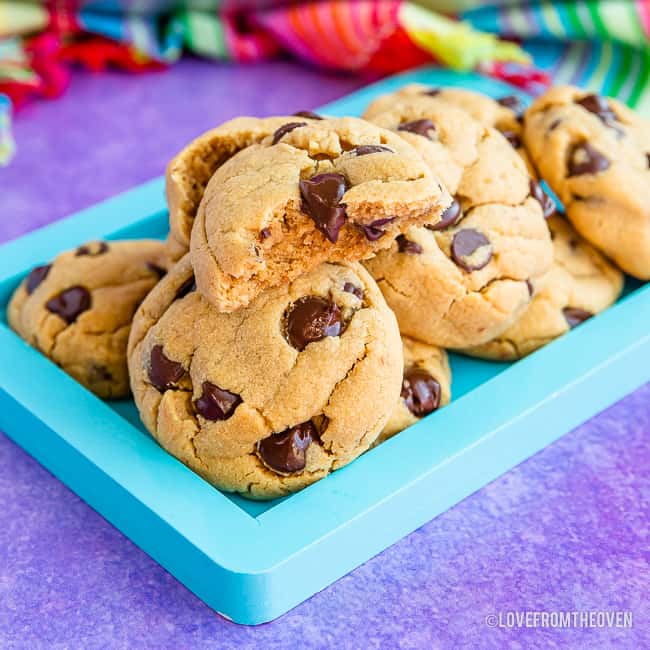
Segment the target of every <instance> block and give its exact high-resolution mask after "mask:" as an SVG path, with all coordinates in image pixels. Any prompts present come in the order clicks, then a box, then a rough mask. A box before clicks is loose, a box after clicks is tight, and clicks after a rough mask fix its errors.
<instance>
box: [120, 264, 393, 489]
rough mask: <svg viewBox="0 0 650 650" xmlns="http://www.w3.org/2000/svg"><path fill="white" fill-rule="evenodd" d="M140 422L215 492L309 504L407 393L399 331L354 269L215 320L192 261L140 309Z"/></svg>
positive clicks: (300, 283)
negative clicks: (298, 494)
mask: <svg viewBox="0 0 650 650" xmlns="http://www.w3.org/2000/svg"><path fill="white" fill-rule="evenodd" d="M129 367H130V371H131V384H132V389H133V393H134V396H135V401H136V404H137V406H138V409H139V411H140V414H141V417H142V420H143V422H144V424H145V425H146V427H147V428H148V429H149V431H151V433H152V434H153V435H154V437H155V438H156V439H157V440H158V442H159V443H160V444H161V445H162V446H163V447H164V448H165V449H167V450H168V451H169V452H170V453H172V454H173V455H174V456H176V457H177V458H178V459H180V460H181V461H182V462H183V463H185V464H186V465H188V466H189V467H191V468H192V469H193V470H195V471H196V472H198V473H199V474H201V475H202V476H203V477H205V478H206V479H207V480H208V481H210V482H211V483H212V484H214V485H215V486H216V487H218V488H220V489H222V490H226V491H233V492H240V493H241V494H243V495H245V496H248V497H251V498H257V499H267V498H273V497H277V496H281V495H284V494H288V493H290V492H294V491H296V490H299V489H301V488H303V487H305V486H306V485H309V484H310V483H313V482H314V481H316V480H318V479H320V478H322V477H324V476H326V475H327V474H328V473H330V472H331V471H333V470H335V469H338V468H339V467H342V466H343V465H345V464H346V463H348V462H350V461H351V460H352V459H354V458H355V457H356V456H358V455H359V454H361V453H362V452H363V451H365V450H366V449H367V448H368V447H369V446H370V445H371V444H372V443H373V442H374V440H375V439H376V438H377V436H378V435H379V433H380V431H381V430H382V428H383V427H384V425H385V424H386V421H387V420H388V417H389V416H390V412H391V410H392V406H393V405H394V404H395V402H396V401H397V396H398V395H399V391H400V382H401V379H402V351H401V342H400V339H399V332H398V329H397V323H396V322H395V317H394V315H393V314H392V313H391V311H390V310H389V309H388V307H387V305H386V303H385V301H384V299H383V297H382V295H381V293H380V291H379V289H378V288H377V285H376V284H375V283H374V281H373V280H372V278H371V277H370V276H369V275H368V273H367V272H366V271H365V270H364V269H363V267H361V266H360V265H358V264H354V263H353V264H327V263H326V264H322V265H321V266H319V267H318V268H317V269H315V270H313V271H312V272H310V273H308V274H305V275H302V276H301V277H300V278H298V279H296V280H294V281H293V282H291V283H288V284H286V285H284V286H282V287H278V288H275V289H272V290H269V291H267V292H265V293H264V294H262V295H261V296H259V297H258V298H257V299H256V300H255V301H253V302H252V303H251V304H250V305H249V306H248V307H246V308H242V309H239V310H237V311H236V312H232V313H223V312H219V311H217V310H216V309H215V308H214V306H212V305H211V304H210V303H209V302H208V301H207V300H206V299H205V298H204V297H203V296H202V295H201V293H200V292H198V291H196V285H195V284H194V277H193V271H192V266H191V263H190V259H189V256H186V257H184V258H183V259H182V260H181V261H180V262H179V263H178V264H177V265H176V266H175V267H174V268H173V269H172V270H171V271H170V273H169V274H168V275H167V277H166V278H165V279H163V281H162V282H161V283H160V284H159V285H158V286H157V287H156V289H155V290H154V291H152V292H151V294H150V295H149V296H148V297H147V299H146V300H145V301H144V303H143V304H142V306H141V307H140V309H139V310H138V313H137V315H136V317H135V319H134V325H133V329H132V333H131V338H130V341H129Z"/></svg>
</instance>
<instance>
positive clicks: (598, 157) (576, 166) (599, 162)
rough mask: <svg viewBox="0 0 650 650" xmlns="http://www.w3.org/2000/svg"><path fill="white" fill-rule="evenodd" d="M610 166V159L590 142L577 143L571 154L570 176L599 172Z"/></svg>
mask: <svg viewBox="0 0 650 650" xmlns="http://www.w3.org/2000/svg"><path fill="white" fill-rule="evenodd" d="M608 168H609V160H608V159H607V158H606V157H605V156H603V154H602V153H600V151H598V149H596V148H594V147H592V146H591V145H590V144H589V143H588V142H583V143H582V144H579V145H576V146H575V147H574V148H573V149H572V150H571V153H570V154H569V176H581V175H582V174H598V173H599V172H602V171H605V170H606V169H608Z"/></svg>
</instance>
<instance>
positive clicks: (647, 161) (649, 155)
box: [645, 153, 650, 169]
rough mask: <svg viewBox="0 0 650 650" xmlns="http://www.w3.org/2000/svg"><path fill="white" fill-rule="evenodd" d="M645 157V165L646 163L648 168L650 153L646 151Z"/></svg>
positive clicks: (649, 166) (649, 165)
mask: <svg viewBox="0 0 650 650" xmlns="http://www.w3.org/2000/svg"><path fill="white" fill-rule="evenodd" d="M645 159H646V163H647V165H648V168H649V169H650V153H647V154H646V155H645Z"/></svg>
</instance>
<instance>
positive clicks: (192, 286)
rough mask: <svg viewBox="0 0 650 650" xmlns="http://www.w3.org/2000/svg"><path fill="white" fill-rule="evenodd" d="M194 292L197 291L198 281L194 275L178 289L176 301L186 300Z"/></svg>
mask: <svg viewBox="0 0 650 650" xmlns="http://www.w3.org/2000/svg"><path fill="white" fill-rule="evenodd" d="M192 291H196V279H195V278H194V276H193V275H191V276H190V277H189V278H187V280H185V282H183V284H181V286H180V287H178V291H177V292H176V300H179V299H180V298H185V296H186V295H187V294H188V293H191V292H192Z"/></svg>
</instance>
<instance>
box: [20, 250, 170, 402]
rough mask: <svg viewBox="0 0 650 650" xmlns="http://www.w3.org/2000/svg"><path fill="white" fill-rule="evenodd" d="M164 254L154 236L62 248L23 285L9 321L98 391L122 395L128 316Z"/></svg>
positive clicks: (124, 392) (126, 384) (101, 394)
mask: <svg viewBox="0 0 650 650" xmlns="http://www.w3.org/2000/svg"><path fill="white" fill-rule="evenodd" d="M164 255H165V248H164V244H163V243H162V242H158V241H152V240H141V241H128V242H90V243H88V244H84V245H83V246H80V247H79V248H77V249H75V250H73V251H69V252H67V253H63V254H61V255H59V256H58V257H57V258H56V259H55V260H54V261H53V262H52V263H51V264H48V265H45V266H41V267H38V268H35V269H33V270H32V271H31V273H30V274H29V275H28V276H27V278H26V279H25V280H24V281H23V282H22V283H21V285H20V286H19V287H18V289H17V290H16V292H15V294H14V296H13V298H12V300H11V302H10V304H9V309H8V319H9V324H10V325H11V327H12V329H14V330H15V331H16V332H17V333H18V334H19V335H20V336H21V337H22V338H23V339H25V340H26V341H27V342H28V343H29V344H30V345H32V346H33V347H35V348H36V349H37V350H40V351H41V352H42V353H43V354H45V355H46V356H47V357H49V358H50V359H52V361H54V362H55V363H56V364H58V365H59V366H61V368H63V370H65V371H66V372H67V373H68V374H70V375H72V376H73V377H74V378H75V379H76V380H77V381H79V382H80V383H82V384H83V385H84V386H86V387H87V388H88V389H89V390H91V391H92V392H94V393H95V394H97V395H98V396H99V397H103V398H120V397H125V396H126V395H128V392H129V379H128V375H127V365H126V343H127V339H128V336H129V330H130V327H131V320H132V318H133V314H134V313H135V311H136V309H137V307H138V305H139V304H140V302H142V300H143V299H144V297H145V296H146V295H147V293H148V292H149V291H150V290H151V289H152V288H153V287H154V286H155V285H156V284H157V282H158V281H159V279H160V278H161V276H162V275H163V274H164V270H163V269H162V264H163V259H164Z"/></svg>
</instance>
